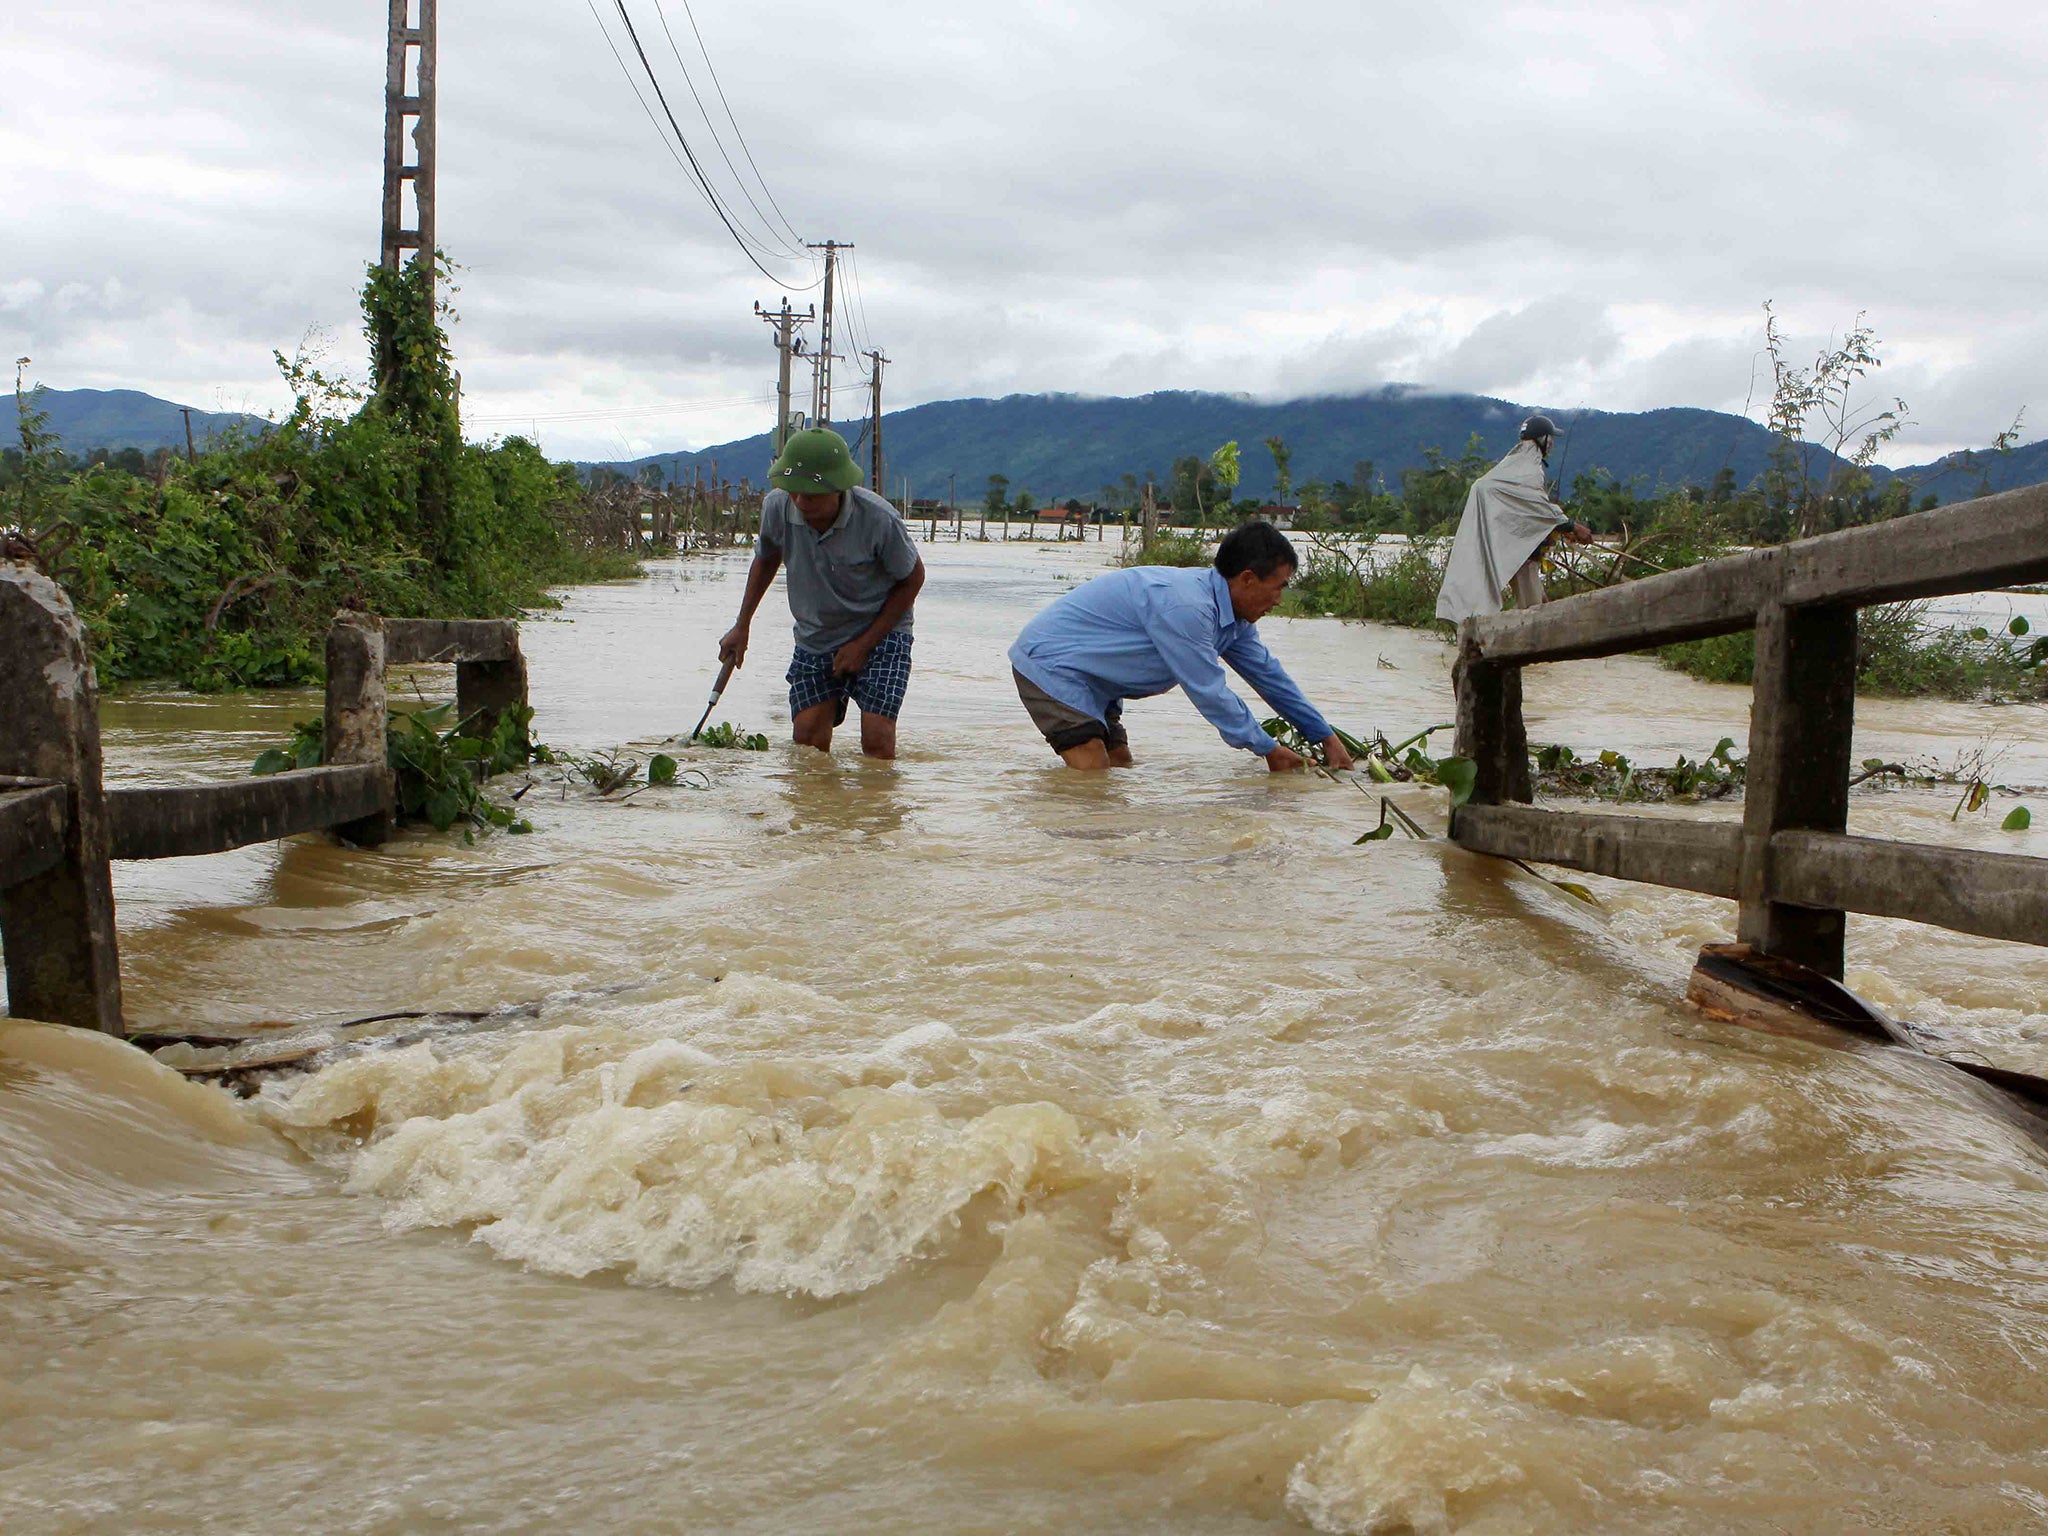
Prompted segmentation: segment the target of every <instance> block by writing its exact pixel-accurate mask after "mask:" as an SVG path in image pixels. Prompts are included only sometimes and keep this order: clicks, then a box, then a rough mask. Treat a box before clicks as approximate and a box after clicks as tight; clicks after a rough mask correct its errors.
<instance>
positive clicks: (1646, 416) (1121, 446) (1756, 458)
mask: <svg viewBox="0 0 2048 1536" xmlns="http://www.w3.org/2000/svg"><path fill="white" fill-rule="evenodd" d="M1533 409H1536V407H1531V406H1526V405H1517V404H1514V403H1512V402H1510V401H1506V400H1496V399H1493V398H1491V397H1489V396H1485V395H1464V394H1441V393H1433V392H1430V391H1427V390H1423V389H1419V388H1415V387H1412V386H1405V385H1391V386H1388V387H1385V388H1381V389H1376V390H1372V391H1370V392H1367V393H1363V394H1354V395H1326V396H1318V397H1315V398H1312V399H1305V400H1286V401H1279V402H1274V403H1264V402H1260V401H1256V400H1252V399H1250V398H1248V397H1245V396H1242V395H1215V394H1193V393H1184V392H1180V391H1168V392H1162V393H1160V394H1153V395H1139V396H1135V397H1130V398H1101V397H1091V396H1086V395H1009V396H1005V397H1004V398H1003V399H1000V400H940V401H934V402H933V403H931V404H929V405H918V406H912V407H910V408H909V409H908V410H902V411H892V412H889V413H887V414H885V415H884V416H883V418H882V443H883V447H884V450H885V457H886V460H887V462H886V464H885V465H884V473H885V474H886V475H887V477H888V480H889V486H888V490H889V492H890V493H891V494H892V495H896V494H900V492H901V487H902V482H903V480H904V478H905V477H908V479H909V481H910V489H911V493H912V494H913V495H915V496H919V497H939V498H944V497H946V496H948V495H949V494H951V495H957V497H958V498H959V499H960V500H963V501H978V500H979V499H980V498H981V496H982V494H983V492H984V491H985V490H986V489H987V486H988V478H989V476H990V475H993V474H1000V475H1005V476H1007V477H1008V478H1009V481H1010V494H1011V495H1012V496H1013V497H1014V496H1015V495H1016V493H1017V492H1018V491H1020V490H1027V489H1028V490H1029V491H1030V492H1031V493H1032V495H1033V496H1034V497H1036V498H1037V500H1038V502H1039V503H1040V504H1041V505H1043V504H1045V502H1047V501H1048V500H1050V499H1065V498H1066V497H1069V496H1080V497H1083V498H1092V497H1094V496H1096V495H1097V494H1098V492H1100V491H1101V489H1102V488H1103V487H1104V486H1105V485H1110V484H1113V483H1115V482H1117V481H1118V480H1119V479H1120V478H1121V477H1122V476H1123V475H1124V474H1126V473H1130V474H1135V475H1139V476H1141V477H1142V476H1144V475H1145V474H1146V473H1148V472H1149V473H1151V474H1152V475H1153V477H1154V478H1155V479H1156V480H1157V481H1158V482H1159V483H1160V484H1161V485H1162V486H1163V485H1165V484H1166V482H1167V480H1168V478H1169V477H1170V476H1171V473H1172V468H1173V461H1174V460H1175V459H1176V458H1179V457H1181V456H1182V455H1185V454H1190V453H1193V454H1203V455H1206V454H1207V453H1208V452H1209V451H1210V450H1211V449H1213V448H1215V447H1216V446H1217V445H1219V444H1221V443H1224V442H1228V441H1230V440H1232V439H1235V440H1236V442H1237V445H1238V453H1239V458H1240V460H1241V462H1242V464H1243V472H1244V478H1243V481H1242V482H1241V483H1240V485H1239V487H1238V494H1239V495H1240V496H1258V497H1266V496H1271V495H1272V494H1273V492H1274V474H1273V460H1272V457H1271V455H1270V454H1269V453H1268V452H1267V450H1266V447H1265V439H1266V438H1268V437H1273V436H1278V437H1280V438H1281V439H1283V440H1284V441H1285V443H1286V444H1287V446H1288V447H1289V448H1291V449H1292V450H1293V459H1292V464H1291V468H1292V471H1293V478H1294V483H1295V485H1297V486H1300V485H1304V484H1306V483H1307V482H1309V481H1311V480H1321V481H1324V482H1326V483H1327V482H1329V481H1331V480H1338V479H1342V480H1346V481H1349V480H1351V479H1352V478H1353V476H1354V474H1355V473H1356V470H1357V466H1358V465H1359V464H1360V463H1361V462H1363V461H1368V460H1369V461H1370V462H1371V464H1372V466H1373V470H1374V473H1375V474H1376V475H1377V476H1379V477H1380V478H1383V479H1384V480H1385V482H1386V484H1387V485H1388V487H1389V488H1393V489H1398V488H1399V486H1400V483H1401V472H1402V471H1403V470H1405V469H1412V468H1420V467H1421V466H1422V465H1423V464H1424V463H1425V462H1426V460H1425V452H1424V451H1425V450H1426V449H1431V448H1434V449H1437V450H1439V451H1441V452H1442V453H1443V454H1445V455H1446V456H1447V457H1450V458H1456V457H1457V456H1458V455H1459V454H1460V453H1462V452H1463V451H1464V448H1465V444H1466V442H1467V440H1468V439H1470V438H1471V437H1473V436H1475V435H1476V436H1477V437H1478V439H1479V442H1480V446H1481V448H1482V449H1483V450H1484V452H1485V453H1486V454H1487V455H1488V456H1489V457H1495V456H1498V455H1500V454H1504V453H1506V452H1507V450H1508V449H1509V448H1511V447H1513V446H1514V443H1515V439H1516V436H1517V434H1518V433H1519V431H1520V428H1521V424H1522V421H1523V420H1524V418H1526V417H1527V416H1528V415H1529V414H1530V412H1531V410H1533ZM1547 409H1548V414H1550V415H1551V417H1552V418H1553V419H1554V420H1555V421H1556V422H1557V423H1558V425H1559V427H1560V429H1561V431H1562V436H1561V440H1560V444H1559V447H1558V448H1557V449H1556V450H1554V451H1553V452H1552V454H1551V469H1552V473H1553V474H1557V473H1559V472H1560V471H1561V472H1562V476H1563V478H1564V479H1565V481H1566V482H1567V483H1569V482H1570V481H1571V480H1573V479H1575V478H1576V477H1577V476H1578V475H1579V474H1581V473H1583V472H1585V471H1587V470H1591V469H1602V470H1605V471H1606V472H1607V473H1609V474H1611V475H1613V476H1614V478H1615V479H1616V480H1618V481H1620V482H1622V483H1623V484H1633V485H1634V486H1635V487H1636V488H1637V489H1639V490H1641V491H1644V492H1650V491H1655V490H1658V489H1660V488H1673V487H1678V486H1685V485H1706V484H1708V483H1710V482H1711V481H1712V480H1713V478H1714V476H1715V475H1716V474H1717V473H1718V472H1719V471H1720V470H1721V469H1722V468H1723V467H1724V466H1725V467H1727V468H1729V469H1731V470H1733V471H1734V473H1735V480H1736V484H1737V485H1738V486H1747V485H1749V484H1751V483H1752V482H1753V481H1754V480H1755V479H1756V478H1757V477H1758V476H1759V475H1761V474H1762V473H1763V472H1764V469H1765V466H1766V464H1767V463H1768V455H1769V452H1770V446H1771V435H1770V433H1768V432H1767V431H1765V429H1764V428H1762V427H1760V426H1758V425H1757V424H1756V423H1755V422H1753V421H1750V420H1748V419H1747V418H1745V417H1741V416H1732V415H1729V414H1728V413H1726V412H1724V411H1705V410H1695V409H1692V408H1690V407H1672V408H1669V409H1665V410H1657V411H1634V412H1625V411H1590V410H1589V411H1572V410H1559V409H1557V408H1555V407H1550V408H1547ZM835 425H837V426H838V427H839V428H840V430H841V431H842V432H843V434H844V435H845V437H846V438H847V440H848V441H849V442H855V441H857V440H858V439H861V438H862V437H863V436H864V426H865V424H864V423H862V422H841V423H836V424H835ZM769 442H770V440H769V437H768V435H767V434H766V433H763V434H761V435H760V436H758V437H749V438H743V439H741V440H739V441H737V442H731V443H721V444H719V445H718V446H717V447H715V448H704V449H700V450H698V451H696V452H689V453H685V452H677V453H658V454H650V455H648V456H646V457H644V458H638V459H632V460H611V461H605V462H604V463H603V464H602V465H601V466H600V465H591V464H586V465H584V466H583V467H584V468H585V469H591V468H597V467H604V468H610V469H616V470H621V471H624V472H626V473H629V474H637V473H638V472H639V470H640V469H641V467H642V466H644V465H648V464H658V465H660V466H661V468H662V469H663V470H664V471H665V472H666V474H667V475H668V476H669V477H672V478H681V479H688V478H689V477H690V476H691V475H692V474H693V473H694V472H695V471H696V469H697V468H699V467H700V466H701V467H702V468H703V469H704V470H705V472H706V473H707V474H708V473H709V472H710V470H711V466H712V465H713V464H714V463H716V465H717V466H718V469H719V471H720V472H721V473H722V474H723V475H725V476H726V477H727V478H728V479H734V480H736V479H739V478H740V477H741V476H745V477H747V478H749V479H752V480H754V481H755V482H756V483H758V482H759V481H760V479H761V477H762V474H763V472H764V471H765V470H766V468H767V466H768V463H769V460H770V459H771V457H772V454H771V453H770V448H769ZM1808 452H1809V454H1810V455H1811V456H1812V457H1814V458H1815V459H1820V458H1824V457H1825V455H1824V454H1822V453H1821V450H1819V449H1817V448H1814V449H1809V450H1808ZM856 457H857V458H859V459H860V460H861V462H862V464H863V466H865V464H866V462H867V456H866V452H865V450H864V448H862V449H857V451H856ZM1960 459H1961V456H1960V455H1955V456H1951V458H1949V459H1944V460H1941V461H1938V462H1936V463H1933V464H1924V465H1916V466H1912V467H1909V468H1905V469H1899V470H1887V469H1884V468H1881V467H1880V468H1877V469H1875V470H1874V471H1873V477H1874V478H1875V479H1876V481H1877V482H1878V483H1879V484H1880V485H1882V484H1883V483H1884V482H1886V481H1888V480H1890V479H1892V478H1893V477H1894V476H1895V475H1901V476H1906V477H1908V478H1910V479H1911V480H1912V481H1913V482H1914V484H1915V485H1916V486H1924V487H1925V489H1926V490H1927V491H1929V492H1931V493H1933V494H1934V495H1936V496H1938V497H1939V498H1940V499H1942V500H1943V501H1958V500H1964V499H1967V498H1968V497H1971V496H1977V495H1982V494H1983V493H1984V492H1985V491H1986V490H2006V489H2009V488H2011V487H2012V486H2016V485H2033V484H2036V483H2038V482H2041V481H2048V440H2044V441H2042V442H2038V443H2033V444H2030V445H2028V446H2027V447H2025V448H2019V449H2015V450H2013V451H2012V452H2011V453H2008V454H1994V453H1989V452H1985V453H1980V454H1977V455H1976V456H1975V458H1974V461H1973V462H1971V463H1969V464H1963V463H1961V462H1959V460H1960ZM949 488H950V489H949Z"/></svg>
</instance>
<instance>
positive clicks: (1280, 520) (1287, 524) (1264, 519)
mask: <svg viewBox="0 0 2048 1536" xmlns="http://www.w3.org/2000/svg"><path fill="white" fill-rule="evenodd" d="M1300 510H1301V509H1300V508H1299V507H1282V506H1278V505H1274V506H1265V507H1260V508H1259V509H1258V511H1256V512H1247V513H1246V514H1245V515H1244V516H1243V517H1241V518H1239V519H1238V521H1239V522H1245V523H1254V522H1256V523H1271V524H1272V525H1273V526H1274V527H1275V528H1292V527H1293V526H1294V514H1295V513H1296V512H1298V511H1300Z"/></svg>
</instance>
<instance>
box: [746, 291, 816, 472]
mask: <svg viewBox="0 0 2048 1536" xmlns="http://www.w3.org/2000/svg"><path fill="white" fill-rule="evenodd" d="M754 313H755V314H757V315H759V316H760V317H761V318H762V319H763V320H766V321H767V322H768V323H769V324H770V325H772V326H774V327H775V452H776V455H777V457H780V456H781V453H782V445H783V444H784V443H786V442H787V441H789V360H790V357H791V355H792V354H793V353H794V352H795V350H796V340H795V335H796V328H797V327H798V326H800V325H804V324H807V323H808V322H809V321H811V320H812V319H813V318H815V315H816V310H815V309H806V310H805V311H804V312H803V313H802V314H798V313H796V311H794V310H793V309H791V308H790V307H789V300H788V298H787V297H785V298H784V299H783V301H782V308H781V309H780V310H773V309H763V308H762V307H761V304H760V301H759V300H758V299H757V300H755V302H754Z"/></svg>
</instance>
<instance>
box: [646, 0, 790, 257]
mask: <svg viewBox="0 0 2048 1536" xmlns="http://www.w3.org/2000/svg"><path fill="white" fill-rule="evenodd" d="M654 14H655V15H656V16H658V17H660V18H661V32H662V35H663V36H664V37H666V38H667V39H668V48H669V52H670V53H673V54H674V55H675V56H676V67H677V68H678V69H680V70H681V71H682V72H683V83H684V84H685V85H687V86H689V88H690V99H691V100H693V101H695V102H696V103H697V111H698V113H699V115H701V116H702V117H703V119H704V126H705V127H706V128H708V129H710V130H711V142H712V143H714V144H716V145H717V146H718V153H719V156H720V157H721V158H722V159H723V160H724V161H725V168H726V169H727V170H728V171H731V172H732V179H733V184H734V185H735V186H737V187H738V188H739V189H740V195H741V196H742V197H744V198H746V200H747V206H748V207H750V208H752V209H753V210H754V216H755V217H756V218H758V219H759V220H760V221H761V227H762V228H763V229H764V230H766V231H767V232H768V233H769V235H770V236H772V237H774V238H775V239H776V240H777V241H778V242H780V240H781V237H780V236H779V235H776V234H775V228H774V226H773V225H772V224H771V223H770V222H769V219H768V215H767V214H765V213H763V212H762V211H761V205H760V204H759V203H757V202H755V201H754V194H753V193H751V192H749V191H748V190H747V183H746V179H745V178H744V177H742V176H741V175H740V171H739V167H738V166H736V165H734V164H733V163H732V156H731V155H729V154H727V153H726V152H725V141H724V140H723V139H722V138H720V137H719V134H718V127H717V125H716V124H714V123H713V122H712V121H711V114H710V112H709V111H707V110H706V108H705V106H704V98H703V97H702V96H700V95H698V94H697V82H696V81H695V80H692V79H691V78H690V66H689V65H687V64H685V63H684V62H683V52H682V50H681V49H680V48H678V47H677V46H676V37H675V34H674V33H673V32H671V31H669V29H668V13H667V12H666V11H664V10H663V9H662V8H661V0H654ZM683 14H684V15H685V16H687V17H688V18H689V21H690V31H691V33H692V34H693V35H694V36H695V37H696V39H697V52H698V53H700V54H701V55H703V58H704V69H705V72H706V73H707V74H709V75H710V76H711V84H712V85H713V87H714V88H716V90H717V91H718V102H719V105H720V106H722V107H724V108H725V120H726V121H727V122H728V123H730V124H731V125H732V136H733V137H734V138H735V139H737V140H739V145H740V153H741V154H743V155H745V156H746V157H747V164H748V165H749V166H751V167H752V168H753V172H754V180H755V181H756V182H759V183H760V187H761V194H762V196H764V197H766V198H767V199H768V203H769V206H770V207H772V208H774V209H775V213H776V216H777V217H778V218H782V227H783V228H784V229H785V230H787V231H788V232H789V238H790V240H792V241H794V242H795V244H793V245H788V246H785V250H784V254H786V255H789V256H795V255H796V254H797V251H798V249H800V248H801V246H802V245H803V236H801V235H799V234H798V233H797V232H796V230H795V229H793V228H791V226H790V222H789V220H788V219H787V218H786V217H783V214H782V209H781V207H780V206H779V205H777V204H776V202H775V194H774V193H773V192H770V191H769V190H768V183H767V182H766V181H765V180H764V179H763V178H762V176H761V168H760V167H759V166H758V165H755V164H754V152H753V151H752V150H751V149H749V148H747V136H746V135H745V134H743V133H741V132H740V125H739V119H737V118H736V117H734V116H733V115H732V103H731V102H729V101H727V100H726V99H725V87H724V86H723V85H722V84H720V83H719V79H718V69H717V67H716V66H715V65H713V64H712V62H711V50H710V49H708V48H706V47H705V46H704V34H703V33H702V32H699V31H698V30H697V16H696V13H695V12H693V11H692V10H691V9H690V0H683Z"/></svg>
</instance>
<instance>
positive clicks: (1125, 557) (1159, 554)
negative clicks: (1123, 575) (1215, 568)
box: [1116, 528, 1216, 567]
mask: <svg viewBox="0 0 2048 1536" xmlns="http://www.w3.org/2000/svg"><path fill="white" fill-rule="evenodd" d="M1215 558H1216V551H1215V550H1214V549H1212V548H1211V547H1210V545H1209V541H1208V540H1207V539H1206V538H1204V537H1203V536H1202V535H1201V534H1200V533H1197V532H1187V533H1182V532H1179V531H1178V530H1176V529H1172V528H1161V529H1159V530H1158V531H1157V532H1156V533H1154V534H1153V535H1152V542H1151V543H1150V544H1144V545H1139V544H1133V545H1131V547H1130V548H1129V549H1126V550H1125V551H1124V552H1123V553H1122V554H1120V555H1118V556H1117V561H1116V563H1117V564H1118V565H1124V566H1130V565H1177V566H1184V567H1185V566H1197V565H1209V564H1211V563H1213V562H1214V560H1215Z"/></svg>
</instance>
